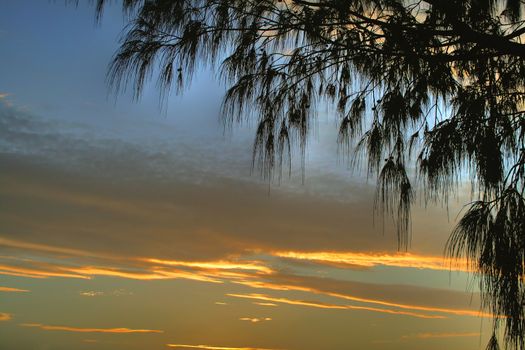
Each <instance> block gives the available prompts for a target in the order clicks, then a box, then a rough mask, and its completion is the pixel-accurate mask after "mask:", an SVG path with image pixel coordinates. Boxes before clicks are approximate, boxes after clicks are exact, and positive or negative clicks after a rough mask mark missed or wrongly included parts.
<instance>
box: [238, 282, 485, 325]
mask: <svg viewBox="0 0 525 350" xmlns="http://www.w3.org/2000/svg"><path fill="white" fill-rule="evenodd" d="M271 277H274V278H275V279H276V281H270V282H265V281H260V280H250V281H233V283H237V284H242V285H246V286H249V287H252V288H258V289H269V290H278V291H298V292H306V293H313V294H319V295H324V296H329V297H333V298H337V299H343V300H347V301H352V302H358V303H365V304H372V305H379V306H385V307H389V308H395V309H402V310H411V311H425V312H431V313H440V314H448V315H456V316H469V317H484V318H492V317H493V314H492V313H489V312H482V311H480V310H471V309H465V308H459V307H439V306H432V305H428V303H429V302H430V300H429V298H428V293H432V294H433V295H439V296H440V297H441V298H442V300H443V302H447V301H450V300H449V299H451V300H452V301H456V302H457V301H458V300H459V299H464V298H460V297H464V295H463V293H451V292H450V291H441V290H433V289H431V288H421V287H414V286H388V285H379V284H370V283H364V284H363V283H357V282H346V281H337V280H333V279H329V278H316V277H306V276H278V275H276V276H271ZM279 279H282V281H279ZM345 289H353V290H355V291H359V292H360V294H363V295H367V294H368V295H370V294H375V295H378V296H379V293H378V290H380V293H381V294H382V297H383V299H374V298H371V297H369V296H368V297H367V296H359V295H352V294H349V293H345V292H342V291H341V290H345ZM414 292H416V293H414ZM403 293H406V294H408V295H407V296H406V297H407V298H409V299H410V298H413V296H414V295H416V296H417V295H418V294H419V297H418V298H419V299H421V298H422V297H424V296H425V294H426V300H425V299H422V300H423V301H426V303H427V304H426V305H418V304H415V303H414V302H413V301H414V300H412V303H403V302H396V301H392V300H388V299H386V298H385V297H386V296H390V298H392V296H395V295H401V296H402V295H403ZM470 297H472V296H470ZM414 299H415V298H414ZM267 300H268V299H267ZM269 301H271V300H269ZM297 305H299V304H297ZM309 306H313V305H309ZM314 307H316V306H314ZM317 307H325V308H342V307H341V306H339V305H331V306H329V307H326V305H324V304H323V305H320V306H317ZM345 308H346V307H345ZM354 308H356V309H357V308H359V307H358V306H354ZM363 309H369V310H370V311H378V312H381V311H380V310H384V309H378V308H371V307H363ZM387 312H388V313H390V312H389V311H387ZM400 314H408V315H413V316H416V317H420V316H421V314H420V313H413V312H407V313H404V312H402V311H400ZM438 318H443V317H438Z"/></svg>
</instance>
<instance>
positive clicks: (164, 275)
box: [67, 266, 222, 283]
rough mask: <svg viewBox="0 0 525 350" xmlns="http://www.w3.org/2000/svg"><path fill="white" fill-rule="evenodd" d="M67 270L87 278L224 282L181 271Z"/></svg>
mask: <svg viewBox="0 0 525 350" xmlns="http://www.w3.org/2000/svg"><path fill="white" fill-rule="evenodd" d="M67 270H68V271H71V272H75V273H78V274H81V275H86V276H87V278H90V277H89V276H109V277H120V278H127V279H134V280H163V279H177V278H182V279H189V280H196V281H202V282H212V283H222V281H220V280H218V279H216V278H213V277H209V276H206V275H205V274H199V273H193V272H189V271H180V270H152V271H149V272H135V271H126V270H122V269H116V268H109V267H97V266H82V267H76V268H68V269H67Z"/></svg>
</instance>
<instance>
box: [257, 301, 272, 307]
mask: <svg viewBox="0 0 525 350" xmlns="http://www.w3.org/2000/svg"><path fill="white" fill-rule="evenodd" d="M254 304H255V305H260V306H277V304H274V303H262V302H258V301H256V302H254Z"/></svg>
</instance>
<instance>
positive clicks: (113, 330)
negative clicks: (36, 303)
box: [20, 323, 164, 333]
mask: <svg viewBox="0 0 525 350" xmlns="http://www.w3.org/2000/svg"><path fill="white" fill-rule="evenodd" d="M20 326H22V327H34V328H39V329H43V330H46V331H64V332H78V333H164V331H159V330H156V329H130V328H79V327H68V326H49V325H45V324H41V323H22V324H20Z"/></svg>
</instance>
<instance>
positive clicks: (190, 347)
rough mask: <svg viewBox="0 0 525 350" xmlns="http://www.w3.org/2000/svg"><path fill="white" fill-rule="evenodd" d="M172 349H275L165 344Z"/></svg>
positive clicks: (266, 349)
mask: <svg viewBox="0 0 525 350" xmlns="http://www.w3.org/2000/svg"><path fill="white" fill-rule="evenodd" d="M166 345H167V346H168V347H170V348H174V349H202V350H276V349H268V348H253V347H241V348H236V347H230V346H212V345H188V344H166Z"/></svg>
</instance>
